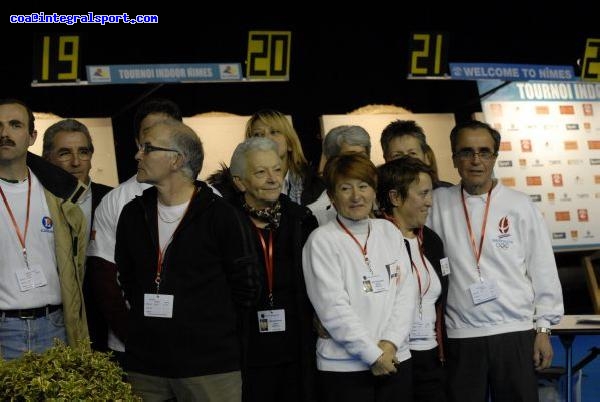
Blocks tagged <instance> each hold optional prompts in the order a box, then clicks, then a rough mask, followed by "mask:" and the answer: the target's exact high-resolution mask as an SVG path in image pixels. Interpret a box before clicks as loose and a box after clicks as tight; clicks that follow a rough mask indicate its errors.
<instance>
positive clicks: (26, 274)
mask: <svg viewBox="0 0 600 402" xmlns="http://www.w3.org/2000/svg"><path fill="white" fill-rule="evenodd" d="M15 274H16V275H17V283H18V284H19V289H20V290H21V292H27V291H28V290H31V289H33V288H34V287H35V285H34V282H33V271H31V270H30V269H19V270H18V271H16V272H15Z"/></svg>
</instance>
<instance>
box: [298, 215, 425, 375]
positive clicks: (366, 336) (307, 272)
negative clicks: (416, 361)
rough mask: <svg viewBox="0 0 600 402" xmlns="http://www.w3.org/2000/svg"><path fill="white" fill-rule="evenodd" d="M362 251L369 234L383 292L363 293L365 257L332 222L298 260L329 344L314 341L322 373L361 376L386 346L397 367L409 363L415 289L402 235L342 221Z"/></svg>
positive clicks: (383, 224) (387, 227)
mask: <svg viewBox="0 0 600 402" xmlns="http://www.w3.org/2000/svg"><path fill="white" fill-rule="evenodd" d="M340 219H342V220H343V222H344V224H345V225H346V227H347V228H348V229H349V230H350V231H351V232H352V233H353V234H354V235H355V237H356V238H357V239H358V240H359V242H360V243H361V244H362V245H364V243H365V239H366V234H367V226H368V224H370V225H371V234H370V237H369V240H368V244H367V251H368V258H369V260H370V263H371V267H372V269H373V272H374V274H375V275H379V277H380V278H383V279H384V282H385V283H386V286H387V290H386V291H382V292H365V290H364V283H363V282H364V280H365V277H369V275H370V271H369V269H368V268H367V265H366V263H365V260H364V258H363V254H362V252H361V249H360V248H359V246H358V245H357V244H356V243H355V242H354V240H353V239H352V238H351V237H350V236H349V235H348V234H347V233H346V232H345V231H344V230H343V229H342V228H341V226H340V225H339V223H338V222H337V220H335V219H334V220H333V221H331V222H329V223H327V224H326V225H324V226H321V227H319V228H318V229H316V230H315V231H314V232H313V233H312V234H311V236H310V237H309V239H308V240H307V242H306V244H305V246H304V250H303V256H302V263H303V269H304V278H305V281H306V288H307V291H308V296H309V298H310V300H311V302H312V305H313V307H314V308H315V311H316V313H317V315H318V317H319V319H320V320H321V323H322V324H323V326H324V327H325V328H326V329H327V331H328V332H329V334H330V335H331V338H330V339H322V338H319V340H318V341H317V368H318V369H319V370H323V371H337V372H349V371H364V370H369V369H370V366H371V365H372V364H373V363H374V362H375V361H376V360H377V358H378V357H379V356H380V355H381V353H382V350H381V349H380V348H379V347H378V346H377V343H378V342H379V341H380V340H388V341H391V342H392V343H394V344H395V345H396V347H397V354H396V356H397V358H398V360H399V361H403V360H406V359H408V358H410V350H409V349H408V335H409V332H410V327H411V325H412V321H413V312H414V308H415V303H416V298H417V294H416V293H417V290H416V289H417V287H416V285H415V282H414V279H413V275H412V274H411V271H410V261H409V259H408V254H407V253H406V249H405V247H404V239H403V237H402V234H401V233H400V231H399V230H398V229H397V228H396V227H395V226H394V225H393V224H392V223H390V222H388V221H385V220H381V219H365V220H363V221H359V222H353V221H350V220H347V219H343V218H340Z"/></svg>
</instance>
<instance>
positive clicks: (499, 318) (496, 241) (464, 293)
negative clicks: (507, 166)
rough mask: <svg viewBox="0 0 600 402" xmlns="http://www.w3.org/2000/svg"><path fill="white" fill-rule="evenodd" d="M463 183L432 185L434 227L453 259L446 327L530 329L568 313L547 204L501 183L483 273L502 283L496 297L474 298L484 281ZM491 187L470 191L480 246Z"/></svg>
mask: <svg viewBox="0 0 600 402" xmlns="http://www.w3.org/2000/svg"><path fill="white" fill-rule="evenodd" d="M460 191H461V187H460V185H456V186H453V187H449V188H438V189H436V190H435V191H434V193H433V208H432V210H431V213H430V215H429V221H430V227H431V228H432V229H433V230H435V231H436V232H437V234H438V235H439V236H440V237H441V238H442V240H443V241H444V249H445V251H446V254H447V256H448V259H449V261H450V275H449V277H448V278H449V287H448V300H447V304H446V327H447V330H448V336H449V337H450V338H470V337H478V336H487V335H496V334H502V333H507V332H516V331H525V330H528V329H532V328H533V327H534V322H535V323H536V326H537V327H548V326H550V324H557V323H558V322H559V321H560V318H561V317H562V315H563V313H564V308H563V299H562V289H561V286H560V282H559V279H558V272H557V269H556V262H555V261H554V253H553V251H552V244H551V241H550V234H549V231H548V228H547V227H546V224H545V222H544V219H543V217H542V214H541V212H540V211H539V210H538V208H537V207H536V206H535V205H534V204H533V203H532V202H531V201H530V199H529V197H528V196H527V195H526V194H524V193H521V192H518V191H515V190H512V189H510V188H507V187H504V186H503V185H502V184H500V183H498V184H496V186H495V187H494V189H493V190H492V193H491V203H490V207H489V213H488V218H487V225H486V229H485V238H484V242H483V247H482V248H483V250H482V252H481V258H480V261H479V264H480V267H481V277H482V278H483V280H484V281H491V280H494V281H496V283H497V289H498V293H499V294H498V297H497V298H496V299H494V300H491V301H488V302H485V303H481V304H478V305H475V304H474V303H473V299H472V298H471V292H470V291H469V287H470V286H471V285H472V284H474V283H476V282H478V281H479V277H478V274H477V265H476V257H475V255H474V252H473V248H472V245H471V240H470V237H469V232H468V229H467V224H466V219H465V214H464V211H463V206H462V201H461V196H460ZM486 200H487V193H486V194H483V195H478V196H472V195H468V194H467V193H466V192H465V203H466V205H467V210H468V213H469V218H470V220H471V228H472V230H473V237H474V239H475V243H476V244H477V246H478V247H479V242H480V238H481V237H480V236H481V227H482V222H483V216H484V212H485V204H486Z"/></svg>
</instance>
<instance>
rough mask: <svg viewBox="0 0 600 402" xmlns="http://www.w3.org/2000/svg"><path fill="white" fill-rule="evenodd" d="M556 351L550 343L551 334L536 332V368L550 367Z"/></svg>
mask: <svg viewBox="0 0 600 402" xmlns="http://www.w3.org/2000/svg"><path fill="white" fill-rule="evenodd" d="M553 356H554V352H553V350H552V344H551V343H550V336H549V335H548V334H547V333H543V332H540V333H538V334H536V336H535V341H534V343H533V365H534V367H535V369H536V370H538V371H539V370H543V369H545V368H548V367H550V364H552V357H553Z"/></svg>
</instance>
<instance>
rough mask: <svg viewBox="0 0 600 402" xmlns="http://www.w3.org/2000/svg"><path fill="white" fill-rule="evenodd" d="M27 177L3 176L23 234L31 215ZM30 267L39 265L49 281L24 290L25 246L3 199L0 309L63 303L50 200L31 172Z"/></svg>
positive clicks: (0, 213) (0, 210) (0, 209)
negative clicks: (21, 283)
mask: <svg viewBox="0 0 600 402" xmlns="http://www.w3.org/2000/svg"><path fill="white" fill-rule="evenodd" d="M28 186H29V185H28V182H27V180H25V181H23V182H21V183H8V182H6V181H3V180H0V187H1V188H2V191H3V192H4V195H5V197H6V200H7V202H8V205H9V206H10V209H11V210H12V213H13V216H14V217H15V220H16V222H17V225H18V227H19V230H20V231H21V234H24V231H25V222H26V216H27V189H28ZM25 245H26V249H27V261H28V263H29V270H37V269H39V270H40V271H41V272H42V273H43V276H44V278H45V281H46V285H44V286H38V287H34V288H32V289H29V290H25V291H21V288H20V287H19V282H18V280H17V272H25V270H27V269H28V267H27V265H26V263H25V258H24V256H23V251H22V250H23V247H22V246H21V243H20V241H19V237H18V236H17V232H16V231H15V227H14V225H13V223H12V220H11V218H10V214H9V213H8V209H7V207H6V203H5V202H4V201H3V200H2V199H0V310H16V309H26V308H34V307H41V306H45V305H47V304H53V305H58V304H61V300H62V299H61V294H60V282H59V279H58V270H57V267H56V255H55V251H54V225H53V222H52V218H51V217H50V211H49V210H48V204H47V203H46V197H45V195H44V188H43V187H42V185H41V183H40V182H39V180H38V179H37V177H35V175H34V174H33V173H31V200H30V212H29V226H28V228H27V237H26V240H25Z"/></svg>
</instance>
